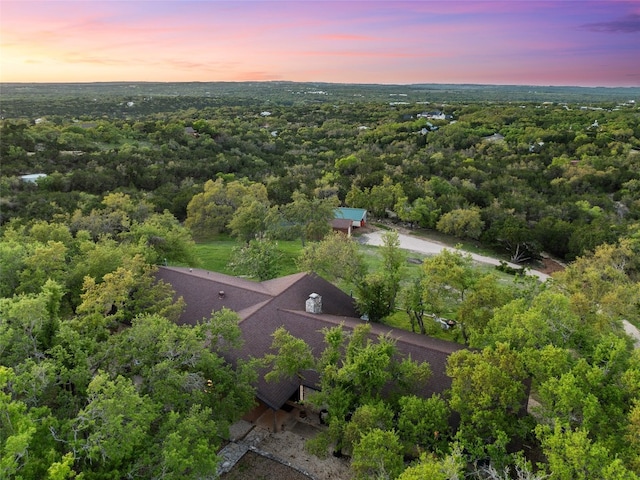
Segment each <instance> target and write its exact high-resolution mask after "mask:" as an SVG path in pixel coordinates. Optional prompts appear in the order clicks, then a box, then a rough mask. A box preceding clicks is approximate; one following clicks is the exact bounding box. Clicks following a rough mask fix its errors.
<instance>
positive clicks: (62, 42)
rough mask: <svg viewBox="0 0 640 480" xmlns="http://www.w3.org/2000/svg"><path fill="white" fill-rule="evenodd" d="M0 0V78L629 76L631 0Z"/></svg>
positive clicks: (633, 39)
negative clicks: (159, 0)
mask: <svg viewBox="0 0 640 480" xmlns="http://www.w3.org/2000/svg"><path fill="white" fill-rule="evenodd" d="M533 3H534V2H495V1H494V2H491V1H489V2H487V1H481V0H478V1H456V0H453V1H450V2H446V3H445V2H431V1H428V0H427V1H412V2H403V1H398V2H380V1H378V2H370V1H366V0H362V1H353V0H352V1H346V2H345V1H343V2H340V1H326V0H310V1H305V2H300V1H298V2H288V1H276V0H261V1H233V2H231V1H215V0H208V1H188V0H187V1H179V0H169V1H162V2H150V1H146V0H137V1H136V0H134V1H128V2H121V1H109V0H103V1H99V0H85V1H56V0H49V1H47V0H44V1H31V0H27V1H19V2H18V1H12V0H9V1H6V0H2V2H1V3H0V27H1V32H2V34H1V36H0V81H2V82H100V81H166V82H188V81H264V80H290V81H300V82H316V81H318V82H339V83H397V84H407V83H493V84H529V85H583V86H599V85H602V86H640V62H638V60H637V58H638V52H640V7H638V4H637V3H635V2H625V1H590V2H582V3H581V4H580V8H579V9H578V8H576V6H575V3H573V2H566V1H565V2H562V1H560V2H535V5H534V4H533Z"/></svg>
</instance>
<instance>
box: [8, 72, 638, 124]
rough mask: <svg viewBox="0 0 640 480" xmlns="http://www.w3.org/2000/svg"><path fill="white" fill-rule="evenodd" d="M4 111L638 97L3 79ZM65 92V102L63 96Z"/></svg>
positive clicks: (418, 87)
mask: <svg viewBox="0 0 640 480" xmlns="http://www.w3.org/2000/svg"><path fill="white" fill-rule="evenodd" d="M0 91H1V92H2V97H1V98H2V102H1V112H2V117H3V118H17V117H37V116H44V115H91V114H95V113H100V114H101V115H105V114H106V115H107V116H109V117H122V116H123V115H125V116H135V115H136V114H149V113H161V112H166V111H173V110H175V109H184V108H204V107H208V106H216V105H234V104H238V105H243V104H245V105H246V104H247V103H248V102H250V103H252V104H261V105H268V104H270V103H271V104H274V105H291V104H296V103H330V102H345V101H348V102H371V101H379V102H388V103H394V102H395V103H397V104H402V103H427V102H438V103H442V102H494V101H495V102H540V103H542V102H554V103H564V102H566V103H584V104H591V103H601V102H625V101H628V100H632V99H634V100H638V101H640V88H638V87H626V88H623V87H615V88H608V87H593V88H589V87H557V86H522V85H470V84H461V85H457V84H414V85H377V84H341V83H297V82H283V81H277V82H187V83H165V82H104V83H3V84H0ZM62 100H64V102H65V103H64V105H61V104H59V103H58V102H57V101H62Z"/></svg>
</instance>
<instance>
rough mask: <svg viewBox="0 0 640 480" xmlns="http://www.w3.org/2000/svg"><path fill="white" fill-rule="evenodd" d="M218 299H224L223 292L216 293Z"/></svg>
mask: <svg viewBox="0 0 640 480" xmlns="http://www.w3.org/2000/svg"><path fill="white" fill-rule="evenodd" d="M218 298H224V290H220V291H219V292H218Z"/></svg>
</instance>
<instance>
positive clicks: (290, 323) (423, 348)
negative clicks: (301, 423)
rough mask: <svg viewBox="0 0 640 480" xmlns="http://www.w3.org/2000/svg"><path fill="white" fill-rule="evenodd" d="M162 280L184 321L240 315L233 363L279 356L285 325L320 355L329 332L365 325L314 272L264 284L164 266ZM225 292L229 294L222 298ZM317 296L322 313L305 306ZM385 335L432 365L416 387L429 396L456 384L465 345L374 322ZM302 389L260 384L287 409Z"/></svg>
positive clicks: (312, 377) (261, 393) (270, 401)
mask: <svg viewBox="0 0 640 480" xmlns="http://www.w3.org/2000/svg"><path fill="white" fill-rule="evenodd" d="M158 278H159V279H162V280H164V281H165V282H167V283H170V284H171V285H172V286H173V288H174V290H175V291H176V294H177V296H182V297H183V298H184V300H185V302H186V309H185V311H184V313H183V314H182V316H181V318H180V320H179V322H180V323H188V324H192V325H193V324H195V323H197V322H198V321H201V320H202V319H203V318H209V317H210V315H211V312H212V311H213V310H220V309H221V308H222V307H227V308H230V309H231V310H234V311H236V312H238V314H239V315H240V317H241V323H240V328H241V331H242V337H243V340H244V343H243V346H242V347H241V349H239V350H237V351H233V352H230V353H228V354H226V359H227V361H230V362H232V363H235V362H237V361H238V360H240V359H242V358H249V357H255V358H259V357H262V356H263V355H264V354H266V353H273V352H270V348H271V343H272V337H271V335H272V334H273V332H274V331H275V330H276V329H277V328H279V327H281V326H283V327H285V328H286V329H287V331H288V332H289V333H291V334H292V335H293V336H295V337H298V338H301V339H303V340H305V341H306V342H307V344H309V346H310V347H311V348H312V350H313V353H314V355H316V356H317V355H320V353H322V351H323V350H324V347H325V345H324V334H323V333H322V331H323V329H325V328H331V327H334V326H337V325H343V327H344V328H345V329H346V330H352V329H353V328H355V326H357V325H359V324H362V322H363V320H361V319H360V318H359V316H358V312H357V310H356V308H355V304H354V301H353V299H352V298H351V297H350V296H349V295H347V294H345V293H344V292H343V291H341V290H340V289H338V288H337V287H336V286H334V285H332V284H331V283H329V282H327V281H326V280H324V279H322V278H320V277H318V276H317V275H314V274H308V273H299V274H295V275H289V276H286V277H282V278H278V279H274V280H268V281H266V282H262V283H258V282H252V281H250V280H246V279H241V278H236V277H230V276H228V275H222V274H219V273H214V272H206V271H203V270H195V269H194V270H191V269H188V268H174V267H160V268H159V272H158ZM221 290H222V291H224V297H222V298H221V296H220V295H219V292H220V291H221ZM311 293H317V294H319V295H320V296H321V297H322V313H321V314H313V313H307V312H306V311H305V302H306V300H307V298H308V297H309V295H310V294H311ZM379 335H389V336H391V337H392V338H394V339H396V341H397V343H396V346H397V350H398V352H399V355H401V356H403V357H404V356H411V358H412V359H413V360H414V361H417V362H428V363H429V364H430V365H431V370H432V375H431V378H430V379H429V381H428V382H427V383H426V384H425V385H418V386H416V389H417V391H419V392H420V393H422V394H423V395H425V396H429V395H431V394H432V393H441V392H443V391H444V390H446V389H448V388H449V387H450V386H451V379H450V378H449V377H447V376H446V374H445V366H446V361H447V357H448V356H449V354H451V353H452V352H454V351H456V350H460V349H462V348H464V347H463V346H462V345H459V344H457V343H452V342H447V341H444V340H439V339H435V338H431V337H427V336H425V335H420V334H416V333H411V332H408V331H405V330H399V329H394V328H391V327H387V326H385V325H381V324H376V323H372V324H371V338H372V339H375V338H376V337H378V336H379ZM262 373H263V374H264V373H266V372H262ZM317 381H318V376H317V374H315V373H314V372H307V375H305V382H304V383H305V384H306V385H308V386H316V383H317ZM297 388H298V384H297V383H295V382H293V381H281V382H278V383H268V382H266V381H265V380H264V375H260V376H259V379H258V382H257V385H256V389H257V396H258V398H260V400H262V401H263V402H264V403H266V404H267V405H268V406H270V407H271V408H273V409H278V408H280V407H281V406H282V405H284V403H285V402H286V401H287V400H288V399H289V398H290V397H291V396H292V395H293V394H294V393H295V392H296V390H297Z"/></svg>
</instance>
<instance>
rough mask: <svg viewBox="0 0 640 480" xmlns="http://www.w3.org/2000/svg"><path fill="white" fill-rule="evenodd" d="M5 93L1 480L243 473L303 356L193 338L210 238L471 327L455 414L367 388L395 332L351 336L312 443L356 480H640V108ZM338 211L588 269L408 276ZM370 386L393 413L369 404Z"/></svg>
mask: <svg viewBox="0 0 640 480" xmlns="http://www.w3.org/2000/svg"><path fill="white" fill-rule="evenodd" d="M1 88H2V102H1V105H0V110H1V114H2V120H1V125H0V127H1V130H0V161H1V169H2V170H1V176H0V192H1V196H0V224H1V227H0V228H1V230H0V235H1V236H0V268H2V275H1V278H0V293H1V296H2V298H1V299H0V451H1V452H2V453H1V455H0V478H24V479H30V478H51V479H67V478H84V479H94V478H95V479H103V478H104V479H107V478H110V479H120V478H158V479H160V478H162V479H169V478H194V479H196V478H213V477H215V472H216V466H217V464H218V462H219V459H218V458H217V457H216V456H215V455H212V454H210V452H215V451H216V450H217V449H218V448H219V446H220V444H221V442H222V441H223V440H224V439H225V438H227V436H228V428H229V426H230V425H231V424H232V423H233V422H234V421H236V420H237V419H239V418H240V417H242V415H243V414H244V413H246V411H247V410H249V409H250V408H251V406H252V402H253V393H254V392H253V387H252V384H253V381H254V379H255V375H256V372H257V371H258V370H257V365H258V364H260V365H263V366H264V365H265V364H267V363H269V361H270V362H272V363H273V368H274V374H277V373H278V372H277V368H278V365H282V363H283V362H284V361H285V360H286V358H285V357H284V356H283V357H282V358H281V359H280V361H278V360H277V358H270V359H255V360H254V362H248V363H247V364H243V365H239V366H237V367H236V368H232V367H231V366H230V365H228V364H226V363H225V361H224V358H223V351H222V349H223V348H234V345H236V342H237V339H238V325H237V321H238V317H237V315H236V314H235V313H234V312H231V311H220V312H212V315H211V318H210V319H207V320H206V321H203V322H202V323H201V324H200V325H198V326H196V327H185V326H180V327H179V326H177V325H176V324H175V323H174V322H173V320H175V319H176V318H177V316H178V315H179V312H180V311H181V309H182V308H183V305H182V304H181V303H180V302H173V301H172V300H171V298H172V295H171V293H170V286H169V285H166V284H163V283H161V282H160V283H158V282H156V281H155V276H154V272H155V268H156V266H157V265H159V264H179V265H197V264H198V261H199V260H198V258H197V255H196V250H195V246H196V245H195V241H198V242H205V241H206V242H215V241H216V239H218V238H225V239H226V238H234V239H236V240H237V242H238V251H239V252H240V253H241V254H240V255H238V256H237V258H245V259H246V258H250V259H251V262H250V263H249V266H247V265H246V264H245V265H244V269H245V271H244V272H243V273H245V274H248V275H251V276H254V277H255V278H256V279H266V278H271V277H272V276H273V275H274V273H273V272H274V271H276V270H275V269H274V268H273V262H277V255H275V254H274V250H275V249H277V244H276V240H285V239H289V240H290V239H296V240H300V241H301V242H300V243H301V248H303V249H304V252H305V255H304V256H301V260H300V262H299V268H300V269H302V270H314V271H316V272H318V273H319V274H321V275H323V276H324V277H325V278H327V279H329V280H331V281H335V282H337V283H344V282H346V283H347V284H349V286H350V287H352V288H353V289H354V291H355V292H356V301H357V303H358V307H359V308H360V310H361V312H362V313H364V314H367V315H368V317H369V319H370V320H372V321H377V322H382V323H385V322H390V321H391V319H392V318H393V317H395V316H397V315H403V316H404V317H405V319H406V322H407V325H410V327H408V328H411V329H413V330H415V331H418V332H421V333H423V334H435V332H434V331H433V325H434V322H433V321H432V318H433V317H436V318H438V317H439V316H442V315H445V314H446V315H447V317H449V318H455V320H456V324H457V326H456V335H455V337H451V338H455V339H457V340H458V341H459V342H461V343H464V344H465V345H466V346H468V347H470V348H469V349H468V350H467V349H465V350H462V351H461V352H460V353H459V354H454V355H452V356H451V358H450V361H449V364H448V367H447V373H448V375H449V376H450V377H451V378H452V381H453V384H452V388H451V391H450V392H449V393H448V395H446V396H445V397H443V398H441V397H434V398H430V399H420V398H415V397H409V396H401V395H390V396H387V397H382V396H380V394H379V392H378V390H379V389H376V388H373V387H372V385H373V384H369V383H367V382H368V381H373V380H366V379H365V378H360V377H357V372H358V371H359V370H358V369H359V368H360V367H361V365H359V364H357V362H355V360H354V359H361V360H362V359H365V358H366V359H368V361H370V362H371V364H375V365H386V366H387V367H389V364H388V363H385V362H384V361H381V359H382V357H385V356H386V357H388V356H389V354H390V352H392V351H393V345H392V344H389V343H388V342H387V341H386V340H385V339H380V343H379V344H376V345H369V344H366V345H365V344H363V343H358V342H357V338H355V337H357V335H356V334H355V333H354V338H351V339H350V340H349V341H347V340H344V339H342V338H340V339H338V338H337V337H334V338H333V339H332V338H331V337H328V338H327V345H328V346H329V347H331V345H334V346H336V345H338V346H337V347H336V348H335V349H334V351H330V350H331V348H328V349H327V351H328V352H329V353H328V354H327V355H329V354H330V356H331V358H333V364H332V369H327V368H326V366H327V365H326V360H327V357H326V356H324V357H323V358H319V359H314V360H313V362H317V368H319V369H321V368H322V369H324V370H322V371H324V372H325V374H324V377H323V378H322V379H321V383H322V384H323V386H324V388H323V397H321V399H320V400H318V401H322V402H324V405H327V404H328V405H333V406H334V407H333V411H332V409H331V408H330V409H329V428H328V430H327V434H326V435H324V436H322V437H320V438H319V439H316V441H315V442H311V443H310V444H309V445H308V446H307V447H308V448H309V449H310V450H312V451H314V452H316V453H317V454H319V455H322V454H326V453H327V452H328V449H330V447H333V448H336V446H338V447H339V448H342V449H343V450H344V451H345V452H347V453H348V454H349V455H350V456H351V458H352V466H353V472H354V478H400V479H402V480H411V479H414V478H415V479H418V478H434V479H440V478H441V479H457V478H462V477H464V475H473V476H474V477H475V478H505V479H506V478H522V479H524V478H529V479H534V478H551V479H562V480H564V479H567V480H569V479H591V478H603V479H633V478H637V477H638V475H640V456H639V455H638V451H640V349H634V345H633V342H632V341H631V339H630V338H629V337H627V336H626V335H625V333H624V329H623V322H628V323H629V324H632V325H636V326H640V107H639V106H638V104H636V101H635V99H638V98H639V97H640V91H639V89H582V88H566V87H565V88H560V87H546V88H545V87H493V86H473V85H469V86H455V85H413V86H375V85H334V84H296V83H288V82H273V83H271V82H265V83H253V84H215V83H214V84H86V85H83V84H70V85H39V84H5V85H2V87H1ZM28 175H32V176H33V175H35V177H28ZM336 206H349V207H359V208H365V209H367V210H368V212H369V216H370V220H371V221H376V220H378V221H384V222H385V223H386V224H393V223H395V224H397V225H399V226H400V225H401V226H402V227H403V228H406V229H413V230H415V231H437V232H439V233H442V234H447V235H451V236H454V237H457V238H459V239H461V241H462V240H465V241H472V242H474V243H476V244H477V245H482V246H484V247H486V248H490V249H493V251H494V252H495V255H496V256H500V257H501V258H507V259H509V260H511V261H512V262H514V263H519V264H521V265H523V266H525V267H527V268H529V267H532V266H536V264H537V262H538V261H539V260H540V258H542V257H543V256H553V257H556V258H558V259H559V260H562V261H563V262H565V263H567V268H566V269H565V270H564V271H562V272H560V273H557V274H555V275H554V277H553V278H552V279H551V280H549V281H547V282H544V283H542V282H538V281H537V280H536V279H533V278H532V277H528V276H520V275H517V276H516V277H514V279H513V280H505V278H504V276H500V275H498V273H497V272H496V273H494V272H489V273H487V272H486V270H479V269H477V268H476V267H475V266H474V265H473V263H472V262H471V260H470V258H469V257H467V256H465V255H463V254H457V253H446V252H445V253H444V254H441V255H437V256H434V257H429V258H426V259H424V261H423V262H422V264H421V265H420V267H419V269H418V273H417V274H416V275H408V274H407V273H406V270H404V268H405V266H404V265H405V264H406V258H405V257H404V256H403V254H402V252H400V251H399V249H398V247H397V239H396V238H394V235H393V234H392V233H390V234H389V235H387V236H386V237H385V238H386V244H385V246H384V247H382V248H381V256H382V260H381V265H379V267H378V268H372V267H371V266H367V265H365V263H364V261H363V259H362V256H361V255H360V253H359V250H358V249H359V246H358V244H357V243H356V242H354V241H352V240H350V239H347V238H345V237H341V236H336V235H332V234H330V228H329V223H328V220H329V219H330V218H331V216H332V214H333V210H334V208H335V207H336ZM258 267H262V268H258ZM247 269H248V270H247ZM240 270H242V269H240ZM240 270H239V271H240ZM525 271H526V270H525ZM512 273H513V272H512ZM281 334H282V338H280V339H278V338H274V342H275V343H274V345H275V344H276V343H277V342H276V341H277V340H280V341H281V342H284V344H285V345H297V347H300V348H302V349H304V346H300V345H298V344H296V342H295V339H291V338H287V336H286V332H281ZM334 335H337V334H336V333H335V332H334ZM213 338H218V339H223V341H218V342H215V341H212V339H213ZM338 340H340V341H343V340H344V343H343V344H340V343H339V342H338ZM332 341H333V342H334V343H333V344H332ZM336 342H338V343H336ZM340 345H342V347H340ZM280 346H282V344H281V345H280ZM281 350H282V349H281ZM354 352H355V353H354ZM282 355H284V353H282ZM340 355H343V356H342V357H340ZM275 357H277V355H276V356H275ZM386 357H385V358H386ZM300 358H309V355H302V356H301V357H300ZM387 359H388V358H387ZM313 362H312V363H313ZM323 362H325V363H323ZM285 363H286V362H285ZM296 365H297V364H296V363H295V362H293V367H295V366H296ZM297 366H298V367H299V368H302V367H301V366H300V365H297ZM308 366H309V365H306V367H308ZM289 367H291V365H289ZM406 367H407V366H406V365H405V366H404V367H402V366H395V367H393V368H394V369H396V370H394V369H391V370H390V371H396V373H397V377H396V378H403V377H402V375H407V374H408V373H410V372H408V371H406V370H405V371H404V372H403V371H402V368H406ZM389 368H390V367H389ZM398 369H399V370H398ZM381 370H384V368H383V367H381ZM398 372H399V373H398ZM378 373H380V372H378ZM388 373H389V372H387V374H388ZM354 375H355V377H354ZM385 375H386V374H385ZM383 377H384V378H387V377H385V376H384V375H382V373H380V376H379V377H377V378H378V380H379V379H380V378H383ZM427 377H428V373H425V379H426V378H427ZM354 378H356V379H357V380H358V382H360V383H359V385H361V386H362V385H364V387H363V388H365V387H366V389H367V391H368V392H369V394H368V395H364V396H361V397H359V398H354V396H353V395H349V394H348V387H347V385H348V384H349V382H353V381H354ZM416 378H417V377H416ZM346 379H350V380H349V381H347V380H346ZM425 381H427V380H425ZM529 384H530V387H531V398H532V399H533V400H534V402H533V403H535V405H536V406H535V407H534V408H532V409H530V414H528V415H522V414H521V412H519V411H518V405H520V404H521V403H522V401H523V399H524V398H525V396H526V394H527V393H528V392H526V391H525V389H524V387H523V386H524V385H529ZM451 412H455V413H456V414H457V415H458V416H459V418H460V422H459V428H457V429H456V430H455V431H454V430H452V429H451V427H450V426H449V425H448V423H447V421H446V419H447V418H448V417H449V416H450V414H451ZM434 432H436V433H437V435H435V437H434ZM372 452H373V453H372ZM505 469H509V471H510V472H511V473H507V470H505Z"/></svg>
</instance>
